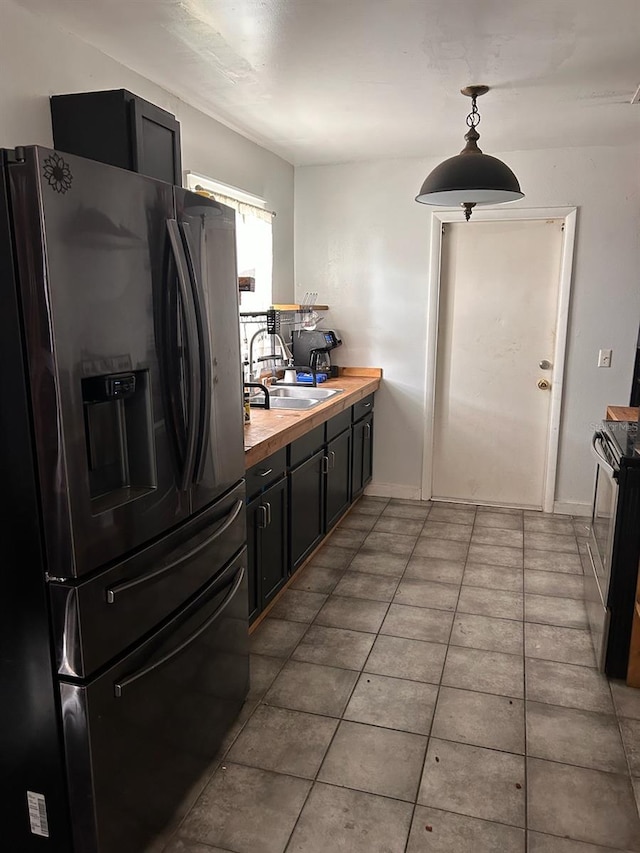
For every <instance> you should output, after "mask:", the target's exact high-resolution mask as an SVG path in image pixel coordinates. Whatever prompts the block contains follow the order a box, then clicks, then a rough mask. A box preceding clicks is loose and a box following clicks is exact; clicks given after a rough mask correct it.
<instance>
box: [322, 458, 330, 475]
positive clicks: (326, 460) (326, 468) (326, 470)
mask: <svg viewBox="0 0 640 853" xmlns="http://www.w3.org/2000/svg"><path fill="white" fill-rule="evenodd" d="M322 473H323V474H328V473H329V457H328V456H323V457H322Z"/></svg>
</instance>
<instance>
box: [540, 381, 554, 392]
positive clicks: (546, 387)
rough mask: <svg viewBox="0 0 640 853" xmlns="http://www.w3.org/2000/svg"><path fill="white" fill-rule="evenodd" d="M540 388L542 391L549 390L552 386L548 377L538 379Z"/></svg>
mask: <svg viewBox="0 0 640 853" xmlns="http://www.w3.org/2000/svg"><path fill="white" fill-rule="evenodd" d="M538 388H539V389H540V390H541V391H548V390H549V388H551V383H550V382H549V380H548V379H538Z"/></svg>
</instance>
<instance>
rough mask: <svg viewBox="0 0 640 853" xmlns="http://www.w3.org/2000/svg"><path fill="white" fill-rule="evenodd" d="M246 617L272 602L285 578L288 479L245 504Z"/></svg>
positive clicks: (251, 618)
mask: <svg viewBox="0 0 640 853" xmlns="http://www.w3.org/2000/svg"><path fill="white" fill-rule="evenodd" d="M247 533H248V564H249V619H250V620H253V619H255V617H256V616H257V615H258V613H260V612H261V611H262V610H263V609H264V608H265V607H266V605H267V604H268V603H269V602H270V601H271V599H272V598H273V596H274V595H275V594H276V592H277V591H278V590H279V589H280V587H281V586H282V585H283V584H284V583H285V581H286V580H287V577H288V572H287V568H288V563H289V561H288V559H287V539H288V537H287V479H286V477H283V478H282V479H281V480H280V481H278V482H277V483H276V484H275V485H273V486H271V487H270V488H268V489H266V490H265V491H264V492H263V493H262V494H260V495H258V497H257V498H255V499H254V500H253V501H251V503H250V504H249V505H248V506H247Z"/></svg>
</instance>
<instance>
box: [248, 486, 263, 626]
mask: <svg viewBox="0 0 640 853" xmlns="http://www.w3.org/2000/svg"><path fill="white" fill-rule="evenodd" d="M263 517H264V512H263V511H262V510H261V509H260V498H256V500H254V501H251V503H250V504H249V505H248V506H247V586H248V589H249V621H250V622H252V621H253V620H254V619H255V618H256V616H257V615H258V613H259V612H260V610H261V607H260V583H259V574H258V573H259V571H260V533H261V529H260V522H261V519H262V518H263Z"/></svg>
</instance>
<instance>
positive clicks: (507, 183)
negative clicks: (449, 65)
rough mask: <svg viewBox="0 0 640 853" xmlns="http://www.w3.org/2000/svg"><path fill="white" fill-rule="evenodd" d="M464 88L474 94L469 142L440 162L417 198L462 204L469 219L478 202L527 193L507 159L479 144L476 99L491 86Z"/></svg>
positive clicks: (500, 200) (447, 204) (446, 204)
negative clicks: (491, 155)
mask: <svg viewBox="0 0 640 853" xmlns="http://www.w3.org/2000/svg"><path fill="white" fill-rule="evenodd" d="M460 91H461V92H462V94H463V95H466V96H467V97H468V98H471V112H470V113H469V115H468V116H467V125H468V127H469V130H468V131H467V133H466V134H465V137H464V138H465V139H466V140H467V144H466V145H465V147H464V148H463V149H462V151H461V152H460V153H459V154H457V155H456V156H455V157H450V158H449V159H448V160H445V161H444V162H442V163H440V165H439V166H436V168H435V169H434V170H433V171H432V172H431V173H430V174H429V175H427V177H426V178H425V181H424V183H423V184H422V188H421V189H420V192H419V193H418V195H417V196H416V201H419V202H421V203H422V204H433V205H439V206H443V207H451V206H453V205H458V204H460V205H462V207H463V208H464V215H465V218H466V220H467V222H468V221H469V219H470V217H471V211H472V210H473V208H474V207H475V206H476V205H477V204H504V203H505V202H508V201H517V200H518V199H519V198H523V197H524V193H523V192H521V190H520V184H519V183H518V179H517V178H516V176H515V175H514V174H513V172H512V171H511V169H510V168H509V167H508V166H507V165H506V163H503V162H502V160H498V158H497V157H490V156H489V155H488V154H483V153H482V151H481V150H480V149H479V148H478V145H477V142H478V139H480V134H479V133H478V131H477V127H478V125H479V124H480V113H479V112H478V107H477V105H476V100H477V99H478V98H479V97H480V95H484V94H486V93H487V92H488V91H489V87H488V86H467V87H466V88H464V89H461V90H460Z"/></svg>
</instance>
